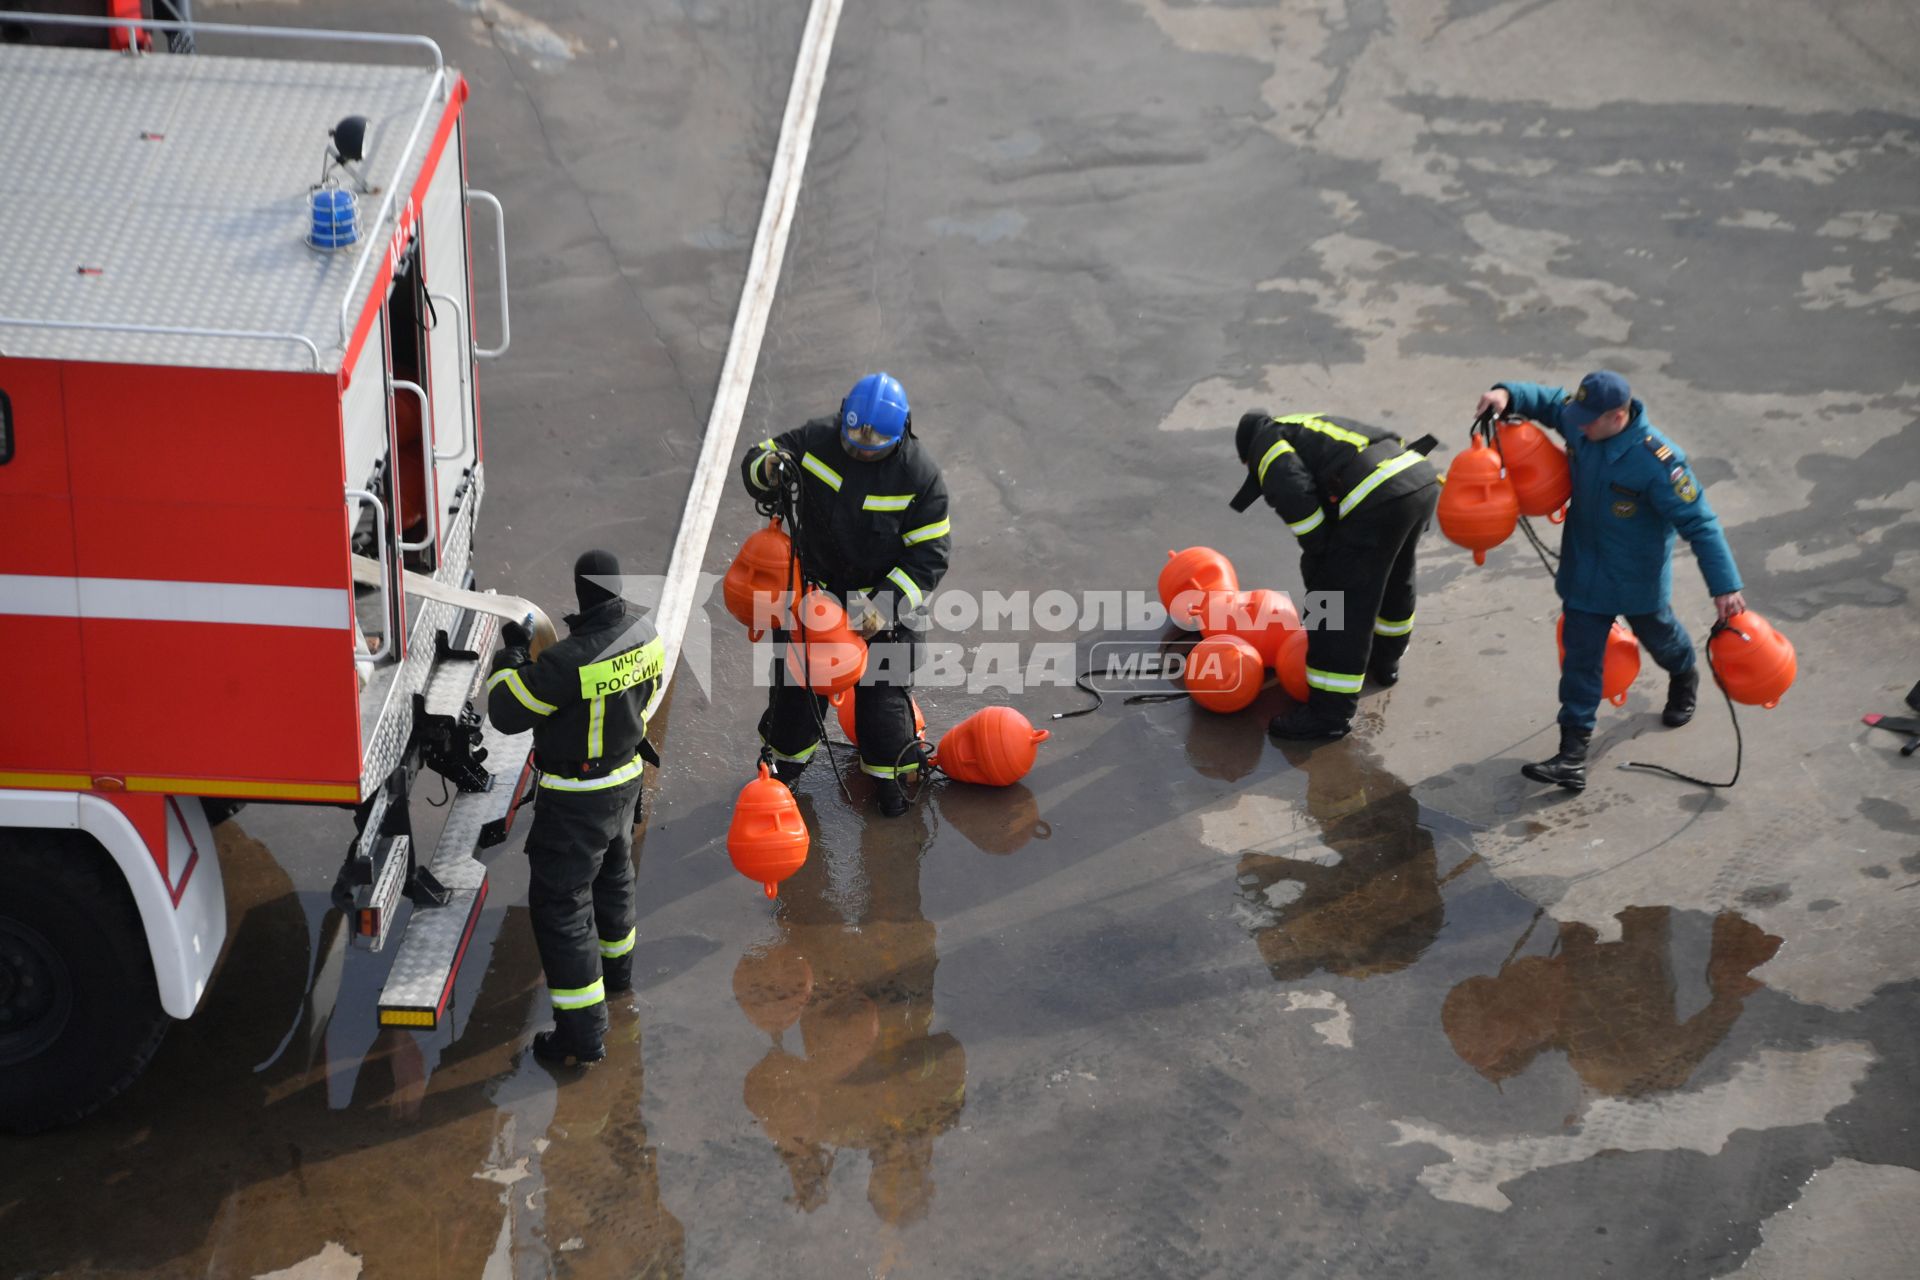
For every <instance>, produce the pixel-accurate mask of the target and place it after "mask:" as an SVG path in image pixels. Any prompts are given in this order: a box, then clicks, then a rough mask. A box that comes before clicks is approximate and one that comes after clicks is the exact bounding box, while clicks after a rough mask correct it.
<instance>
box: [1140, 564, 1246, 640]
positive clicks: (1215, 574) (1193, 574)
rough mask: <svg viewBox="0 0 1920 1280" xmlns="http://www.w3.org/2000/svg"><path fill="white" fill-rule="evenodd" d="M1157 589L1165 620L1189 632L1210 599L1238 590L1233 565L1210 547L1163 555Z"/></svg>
mask: <svg viewBox="0 0 1920 1280" xmlns="http://www.w3.org/2000/svg"><path fill="white" fill-rule="evenodd" d="M1159 586H1160V603H1161V604H1162V605H1163V606H1165V608H1166V610H1167V617H1168V618H1169V619H1171V620H1172V621H1173V623H1174V624H1175V625H1176V626H1180V627H1185V628H1187V629H1188V630H1191V629H1192V628H1193V626H1194V620H1195V618H1196V617H1197V616H1198V615H1199V614H1200V612H1201V611H1202V610H1203V609H1204V608H1205V607H1206V602H1207V598H1208V597H1209V596H1210V595H1212V594H1213V593H1214V592H1217V591H1225V592H1229V593H1231V592H1237V591H1239V590H1240V575H1239V574H1237V573H1235V572H1234V571H1233V562H1232V561H1230V560H1228V559H1227V558H1226V557H1225V556H1223V555H1221V554H1220V553H1219V552H1218V551H1215V550H1214V549H1213V548H1212V547H1188V548H1187V549H1186V550H1185V551H1169V552H1167V563H1166V564H1165V565H1163V566H1161V569H1160V583H1159Z"/></svg>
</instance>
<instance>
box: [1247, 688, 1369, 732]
mask: <svg viewBox="0 0 1920 1280" xmlns="http://www.w3.org/2000/svg"><path fill="white" fill-rule="evenodd" d="M1353 704H1354V699H1353V698H1352V697H1343V696H1341V695H1340V694H1337V693H1332V694H1330V693H1327V692H1326V691H1325V690H1322V689H1315V690H1314V691H1313V693H1312V695H1311V696H1309V697H1308V699H1307V705H1305V706H1304V707H1295V708H1293V709H1292V710H1291V711H1282V712H1281V713H1280V714H1279V715H1277V716H1275V717H1274V718H1273V719H1272V720H1271V721H1269V722H1268V723H1267V736H1268V737H1269V738H1277V739H1282V740H1293V741H1301V740H1308V739H1314V738H1344V737H1346V736H1347V734H1348V733H1350V732H1351V731H1352V729H1353Z"/></svg>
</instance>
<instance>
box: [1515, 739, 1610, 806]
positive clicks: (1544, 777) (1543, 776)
mask: <svg viewBox="0 0 1920 1280" xmlns="http://www.w3.org/2000/svg"><path fill="white" fill-rule="evenodd" d="M1592 738H1593V734H1592V732H1591V731H1590V730H1587V729H1569V728H1567V726H1565V725H1561V726H1560V754H1559V755H1556V756H1555V757H1554V758H1553V759H1551V760H1542V761H1541V762H1540V763H1539V764H1523V765H1521V766H1520V772H1521V773H1524V774H1525V775H1526V776H1527V777H1529V778H1532V779H1533V780H1534V781H1535V782H1551V783H1553V784H1554V785H1555V786H1560V787H1565V788H1566V789H1567V790H1569V791H1585V790H1586V789H1587V743H1588V742H1589V741H1591V740H1592Z"/></svg>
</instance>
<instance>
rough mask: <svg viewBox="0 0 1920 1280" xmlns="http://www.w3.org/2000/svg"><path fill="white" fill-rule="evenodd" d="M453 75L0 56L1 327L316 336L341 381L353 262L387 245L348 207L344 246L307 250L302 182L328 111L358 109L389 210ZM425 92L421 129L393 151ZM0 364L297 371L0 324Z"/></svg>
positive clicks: (20, 53) (298, 363)
mask: <svg viewBox="0 0 1920 1280" xmlns="http://www.w3.org/2000/svg"><path fill="white" fill-rule="evenodd" d="M451 82H452V73H451V72H449V73H448V76H447V79H446V81H445V83H444V84H442V85H441V86H438V87H437V88H436V86H435V84H434V73H433V71H432V70H431V69H428V68H422V67H400V66H373V65H356V64H352V63H316V62H301V61H294V60H281V59H259V58H230V57H209V56H205V55H201V56H196V57H191V58H158V57H156V58H128V57H123V56H120V55H117V54H108V53H102V52H100V51H95V50H84V49H61V48H53V47H45V46H34V45H5V46H0V120H5V121H6V122H7V128H6V129H5V130H4V131H0V245H4V246H5V248H6V270H5V271H4V272H0V316H5V317H13V318H21V319H26V320H31V321H41V322H45V321H58V322H68V323H75V322H92V323H109V324H145V325H169V326H177V327H191V328H209V329H256V330H271V331H276V332H291V333H297V334H301V335H304V336H306V337H308V338H309V339H311V340H312V341H313V342H314V344H315V345H316V346H317V347H318V348H319V349H320V352H321V359H322V367H323V368H326V369H329V370H335V369H338V368H339V366H340V358H341V356H342V354H343V353H342V350H341V346H340V332H339V314H340V307H341V303H342V301H343V300H344V299H345V298H346V294H347V285H348V281H349V279H350V278H351V277H352V275H353V272H354V267H355V261H356V258H357V257H358V256H359V252H360V250H362V249H369V250H371V251H373V252H375V253H378V252H382V251H384V247H385V244H386V242H387V240H388V238H389V237H390V236H391V234H392V228H393V219H392V217H389V218H388V219H387V220H386V221H385V222H384V223H383V224H382V225H381V226H379V227H372V226H368V225H365V224H367V223H369V222H370V221H371V220H372V218H373V215H374V214H375V213H376V212H377V211H378V209H379V204H380V198H381V197H380V196H379V195H377V194H376V195H372V196H361V197H360V202H361V214H362V223H363V226H362V238H361V242H360V244H359V245H356V246H355V247H354V249H352V250H348V251H344V252H340V253H332V254H328V253H321V252H317V251H315V250H313V249H310V248H308V247H307V245H306V243H305V241H304V239H303V237H304V235H305V231H306V220H307V212H306V196H307V189H308V187H309V186H311V185H312V183H313V182H314V180H315V179H316V178H318V177H319V176H320V167H321V160H322V157H323V154H324V148H325V146H326V143H327V131H328V129H330V128H331V127H332V126H333V125H334V124H335V123H336V122H337V121H338V120H339V119H340V118H341V117H342V116H345V115H349V114H360V115H365V116H367V117H368V119H369V121H370V128H369V131H368V143H367V155H368V160H367V162H366V164H365V165H364V167H363V168H364V174H365V177H366V179H367V181H368V183H369V185H371V186H373V187H374V188H376V189H377V190H378V191H386V190H394V189H397V190H398V191H399V192H400V194H401V196H402V198H403V200H404V196H405V194H406V193H407V192H408V191H410V190H411V189H412V186H413V184H414V182H415V180H416V179H417V177H418V176H419V172H420V168H421V164H422V161H423V159H424V153H425V151H426V148H427V146H428V145H429V144H430V143H431V141H432V136H433V132H434V127H433V126H434V121H436V120H437V118H438V117H439V115H440V114H441V112H442V111H443V110H444V109H445V105H446V102H447V98H446V91H447V86H449V85H450V84H451ZM430 93H431V94H437V95H438V100H437V101H436V102H435V104H434V106H432V107H430V108H429V109H428V120H429V123H428V125H427V126H426V128H424V129H423V130H422V133H421V137H420V140H419V142H418V143H417V144H416V146H415V148H414V151H413V153H412V154H405V155H403V154H402V152H403V150H404V148H405V144H406V141H407V137H408V134H409V133H410V132H411V131H412V129H413V125H414V121H415V120H416V119H417V118H418V116H419V114H420V111H421V108H422V106H423V104H425V103H426V102H427V101H428V99H429V95H430ZM403 200H402V201H401V202H397V203H403ZM83 267H84V268H88V269H89V270H91V271H94V272H97V274H83V273H82V271H81V268H83ZM369 271H371V268H369ZM367 279H368V277H367V274H366V273H363V274H362V277H361V281H360V283H359V284H358V285H357V286H356V288H357V289H364V288H365V287H366V284H367ZM0 351H4V352H5V353H6V354H8V355H14V356H34V357H43V358H49V359H87V360H107V361H116V362H127V363H139V364H173V365H197V366H208V367H225V368H258V369H305V368H308V367H310V358H309V356H308V354H307V352H306V350H305V348H304V347H300V346H297V345H295V344H293V343H276V342H260V341H251V340H247V341H242V340H236V339H209V338H198V337H184V336H179V335H152V334H128V333H101V332H75V331H63V330H58V329H49V328H33V327H18V326H13V325H4V326H0Z"/></svg>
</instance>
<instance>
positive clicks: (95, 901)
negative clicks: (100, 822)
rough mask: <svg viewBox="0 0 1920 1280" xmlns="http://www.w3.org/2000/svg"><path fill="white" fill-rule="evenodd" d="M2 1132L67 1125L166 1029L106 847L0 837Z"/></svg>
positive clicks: (139, 935) (31, 836)
mask: <svg viewBox="0 0 1920 1280" xmlns="http://www.w3.org/2000/svg"><path fill="white" fill-rule="evenodd" d="M0 884H4V885H6V886H7V888H6V892H5V893H3V894H0V1131H6V1132H10V1133H37V1132H39V1131H40V1130H42V1129H52V1128H55V1127H57V1126H60V1125H64V1124H71V1123H73V1122H74V1121H76V1120H78V1119H80V1118H81V1117H82V1116H84V1115H87V1114H88V1113H89V1112H91V1111H93V1110H95V1109H96V1108H98V1107H99V1106H100V1105H101V1104H103V1103H105V1102H106V1101H107V1100H108V1099H109V1098H112V1097H113V1096H115V1095H116V1094H118V1093H119V1092H120V1091H121V1090H123V1089H125V1088H126V1087H127V1086H128V1085H129V1084H132V1083H133V1080H134V1077H136V1076H138V1075H139V1074H140V1072H141V1071H142V1070H143V1069H144V1068H145V1067H146V1065H147V1062H148V1060H149V1059H151V1058H152V1057H153V1054H154V1050H156V1049H158V1048H159V1047H160V1039H161V1037H162V1036H164V1035H165V1034H166V1031H167V1023H168V1021H169V1019H168V1017H167V1015H166V1013H165V1011H164V1010H162V1009H161V1007H160V993H159V990H158V988H156V987H155V985H154V981H153V962H152V960H151V959H150V958H149V957H148V954H147V934H146V929H145V927H144V926H143V925H142V924H141V922H140V912H139V909H138V908H136V907H135V906H134V903H133V895H132V893H130V892H129V891H128V889H127V884H126V880H125V879H124V878H123V877H122V876H121V874H120V869H119V868H118V867H117V866H115V865H114V863H113V860H112V859H111V858H109V857H108V856H107V854H106V852H105V851H104V850H102V849H101V848H100V847H99V846H98V845H97V844H95V843H94V842H93V841H92V840H91V839H89V838H87V837H86V836H83V835H80V834H78V833H75V832H68V831H25V830H0Z"/></svg>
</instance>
